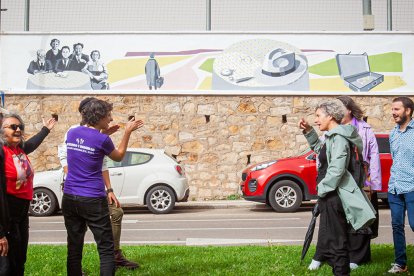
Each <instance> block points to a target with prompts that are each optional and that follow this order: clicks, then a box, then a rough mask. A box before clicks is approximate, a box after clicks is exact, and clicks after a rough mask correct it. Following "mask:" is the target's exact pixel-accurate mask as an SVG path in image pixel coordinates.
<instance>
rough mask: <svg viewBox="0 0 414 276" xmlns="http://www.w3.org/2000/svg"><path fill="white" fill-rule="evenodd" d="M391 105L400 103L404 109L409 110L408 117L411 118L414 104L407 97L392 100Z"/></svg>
mask: <svg viewBox="0 0 414 276" xmlns="http://www.w3.org/2000/svg"><path fill="white" fill-rule="evenodd" d="M392 102H393V103H395V102H401V103H402V104H403V106H404V109H407V108H409V109H410V117H412V116H413V111H414V102H413V100H411V99H410V98H408V97H397V98H395V99H394V100H392Z"/></svg>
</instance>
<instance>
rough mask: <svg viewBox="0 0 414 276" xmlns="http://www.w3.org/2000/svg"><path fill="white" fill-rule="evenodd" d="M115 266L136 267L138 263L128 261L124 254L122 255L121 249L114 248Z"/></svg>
mask: <svg viewBox="0 0 414 276" xmlns="http://www.w3.org/2000/svg"><path fill="white" fill-rule="evenodd" d="M115 267H116V268H118V267H125V268H126V269H136V268H138V267H139V264H137V263H134V262H131V261H128V260H127V259H126V258H125V257H124V255H122V251H121V249H118V250H115Z"/></svg>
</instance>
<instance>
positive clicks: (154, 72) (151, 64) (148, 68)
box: [145, 58, 161, 86]
mask: <svg viewBox="0 0 414 276" xmlns="http://www.w3.org/2000/svg"><path fill="white" fill-rule="evenodd" d="M145 75H146V77H147V85H148V86H155V81H156V80H157V79H158V78H159V77H160V75H161V72H160V67H159V66H158V62H157V61H156V60H155V59H153V58H150V59H148V61H147V64H145Z"/></svg>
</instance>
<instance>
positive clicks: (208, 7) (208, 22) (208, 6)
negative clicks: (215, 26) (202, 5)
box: [206, 0, 211, 31]
mask: <svg viewBox="0 0 414 276" xmlns="http://www.w3.org/2000/svg"><path fill="white" fill-rule="evenodd" d="M206 30H207V31H211V0H206Z"/></svg>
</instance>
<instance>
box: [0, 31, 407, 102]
mask: <svg viewBox="0 0 414 276" xmlns="http://www.w3.org/2000/svg"><path fill="white" fill-rule="evenodd" d="M391 37H392V38H391ZM0 40H1V44H0V45H1V46H0V47H1V48H0V50H1V57H2V58H1V60H0V65H1V68H0V70H1V72H0V89H4V90H11V91H13V90H47V91H50V90H108V89H110V90H114V91H115V90H116V91H117V92H118V91H119V93H122V91H131V90H133V91H147V92H149V91H151V92H150V93H158V91H159V90H168V91H177V93H179V92H180V91H194V92H196V93H205V94H208V93H209V91H245V90H247V91H251V92H252V93H253V94H254V93H255V92H256V91H257V92H258V93H260V91H264V90H267V91H292V93H294V92H295V91H309V92H312V91H333V92H349V93H352V92H353V91H359V92H375V91H393V92H401V91H412V90H414V64H413V63H412V62H411V63H410V62H409V61H410V60H411V61H412V60H414V49H412V47H409V46H407V45H413V44H414V35H413V34H410V33H407V34H396V33H384V34H375V33H369V34H368V33H356V34H334V33H332V34H329V33H323V34H276V33H274V34H272V33H271V34H237V33H227V34H225V33H199V34H162V33H154V34H148V33H137V34H101V33H99V34H61V35H51V34H19V33H13V34H7V33H6V34H4V35H3V34H2V36H1V37H0ZM349 41H352V43H349ZM384 41H387V43H384ZM197 91H199V92H197ZM74 93H76V92H75V91H74Z"/></svg>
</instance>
